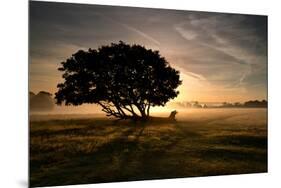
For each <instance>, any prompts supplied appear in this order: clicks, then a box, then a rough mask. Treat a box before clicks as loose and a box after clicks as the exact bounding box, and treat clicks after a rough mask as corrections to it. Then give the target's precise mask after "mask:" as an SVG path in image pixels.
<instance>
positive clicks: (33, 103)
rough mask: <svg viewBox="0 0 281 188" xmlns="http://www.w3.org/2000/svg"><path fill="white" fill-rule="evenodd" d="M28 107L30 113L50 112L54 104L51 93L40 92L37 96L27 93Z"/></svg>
mask: <svg viewBox="0 0 281 188" xmlns="http://www.w3.org/2000/svg"><path fill="white" fill-rule="evenodd" d="M29 105H30V110H31V111H50V110H52V109H53V108H54V106H55V103H54V99H53V98H52V94H51V93H49V92H46V91H40V92H39V93H38V94H37V95H35V94H34V93H33V92H29Z"/></svg>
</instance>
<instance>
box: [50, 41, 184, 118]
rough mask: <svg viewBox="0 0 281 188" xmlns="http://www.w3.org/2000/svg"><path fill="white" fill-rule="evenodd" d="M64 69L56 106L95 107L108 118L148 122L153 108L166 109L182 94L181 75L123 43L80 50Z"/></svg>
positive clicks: (152, 53)
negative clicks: (161, 107)
mask: <svg viewBox="0 0 281 188" xmlns="http://www.w3.org/2000/svg"><path fill="white" fill-rule="evenodd" d="M61 65H62V67H60V68H59V69H58V70H59V71H61V72H63V75H62V77H63V79H64V82H63V83H60V84H58V86H57V87H58V91H57V93H56V94H55V99H56V102H57V104H62V103H64V104H66V105H81V104H84V103H96V104H98V105H100V106H101V107H102V111H104V112H105V113H106V114H107V116H114V117H116V118H119V119H127V118H131V119H147V118H148V117H149V111H150V108H151V107H152V106H164V105H165V104H166V103H167V102H168V101H169V100H171V99H173V98H175V97H177V95H178V94H179V92H178V91H177V90H176V88H177V87H178V86H179V85H180V84H181V80H180V75H179V71H177V70H175V69H174V68H172V67H171V66H170V65H169V63H168V62H167V61H166V59H165V58H164V57H162V56H161V55H160V54H159V52H158V51H153V50H151V49H146V48H145V47H144V46H141V45H129V44H126V43H124V42H122V41H120V42H119V43H111V45H106V46H102V47H100V48H98V49H89V50H88V51H83V50H79V51H78V52H76V53H75V54H73V55H72V56H71V57H70V58H68V59H67V60H66V61H64V62H62V63H61Z"/></svg>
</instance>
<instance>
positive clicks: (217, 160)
mask: <svg viewBox="0 0 281 188" xmlns="http://www.w3.org/2000/svg"><path fill="white" fill-rule="evenodd" d="M58 117H59V116H55V118H54V117H49V118H48V116H47V117H46V116H42V117H39V116H36V117H31V123H30V136H31V139H30V142H31V143H30V144H31V145H30V157H31V158H30V160H31V162H30V178H31V186H52V185H66V184H84V183H97V182H112V181H131V180H143V179H158V178H176V177H193V176H210V175H226V174H241V173H257V172H266V171H267V111H266V109H239V110H235V109H226V110H222V109H219V110H215V109H213V110H195V111H190V112H186V113H183V112H180V113H179V116H178V121H177V122H175V123H165V122H161V123H159V122H158V123H157V122H147V123H133V122H130V121H114V120H109V119H105V118H101V117H96V118H95V117H92V118H90V116H83V118H79V117H78V116H75V118H74V119H70V117H69V116H68V117H65V118H62V117H59V118H58Z"/></svg>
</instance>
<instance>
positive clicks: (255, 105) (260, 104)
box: [174, 100, 267, 108]
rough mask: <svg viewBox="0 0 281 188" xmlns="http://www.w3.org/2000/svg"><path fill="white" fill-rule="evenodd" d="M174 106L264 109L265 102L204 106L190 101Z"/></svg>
mask: <svg viewBox="0 0 281 188" xmlns="http://www.w3.org/2000/svg"><path fill="white" fill-rule="evenodd" d="M174 104H175V105H176V106H178V107H181V108H266V107H267V101H266V100H261V101H259V100H250V101H246V102H244V103H240V102H235V103H230V102H223V103H221V104H218V103H217V104H216V105H214V104H206V103H200V102H198V101H191V102H176V103H174Z"/></svg>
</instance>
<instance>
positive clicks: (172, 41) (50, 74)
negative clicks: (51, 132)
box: [29, 1, 267, 102]
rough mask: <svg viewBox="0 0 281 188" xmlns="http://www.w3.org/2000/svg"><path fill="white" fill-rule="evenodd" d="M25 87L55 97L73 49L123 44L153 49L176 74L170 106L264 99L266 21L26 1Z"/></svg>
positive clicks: (239, 17)
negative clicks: (177, 79)
mask: <svg viewBox="0 0 281 188" xmlns="http://www.w3.org/2000/svg"><path fill="white" fill-rule="evenodd" d="M29 34H30V36H29V40H30V42H29V50H30V62H29V63H30V64H29V72H30V73H29V89H30V91H33V92H35V93H37V92H39V91H42V90H43V91H48V92H51V93H55V92H56V91H57V87H56V86H57V84H58V83H60V82H62V81H63V80H62V78H61V72H59V71H58V70H57V68H58V67H59V66H60V63H61V62H62V61H65V60H66V59H67V58H69V57H70V56H71V55H72V54H74V53H75V52H77V51H78V50H80V49H82V50H87V49H89V48H92V49H96V48H98V47H100V46H102V45H108V44H110V43H112V42H114V43H117V42H118V41H120V40H122V41H124V42H126V43H129V44H141V45H144V46H145V47H146V48H149V49H153V50H159V51H160V54H161V55H162V56H163V57H165V58H166V60H167V61H168V62H169V63H170V65H171V66H172V67H174V68H176V69H177V70H179V71H180V78H181V80H183V84H182V85H181V86H180V87H179V91H180V94H179V96H178V97H177V98H176V99H174V101H179V102H180V101H195V100H196V101H201V102H224V101H227V102H244V101H247V100H253V99H257V100H262V99H267V17H266V16H257V15H242V14H224V13H210V12H195V11H179V10H167V9H147V8H132V7H120V6H115V7H114V6H99V5H82V4H68V3H48V2H35V1H34V2H31V3H30V27H29Z"/></svg>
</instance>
